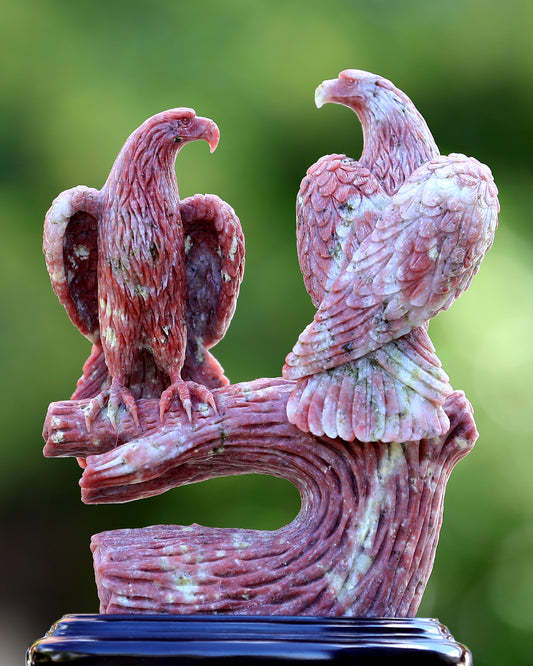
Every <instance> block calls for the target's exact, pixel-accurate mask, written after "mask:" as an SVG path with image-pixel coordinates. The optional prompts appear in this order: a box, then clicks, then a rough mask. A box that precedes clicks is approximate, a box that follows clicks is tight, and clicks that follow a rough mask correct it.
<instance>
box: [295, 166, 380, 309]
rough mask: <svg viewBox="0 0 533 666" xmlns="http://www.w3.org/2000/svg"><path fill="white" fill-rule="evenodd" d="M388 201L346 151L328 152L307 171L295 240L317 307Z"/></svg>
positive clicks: (297, 204)
mask: <svg viewBox="0 0 533 666" xmlns="http://www.w3.org/2000/svg"><path fill="white" fill-rule="evenodd" d="M389 200H390V199H389V197H388V196H387V194H386V193H385V191H384V190H383V188H382V187H381V185H380V183H379V182H378V180H377V179H376V178H375V176H373V175H372V173H371V172H370V171H369V170H368V169H366V168H365V167H362V166H361V165H359V164H358V162H357V161H355V160H353V159H351V158H349V157H346V155H336V154H334V155H325V156H324V157H321V158H320V159H319V160H318V161H317V162H316V163H315V164H313V166H311V167H310V168H309V169H308V171H307V174H306V176H305V177H304V179H303V180H302V183H301V186H300V190H299V192H298V196H297V199H296V223H297V224H296V240H297V248H298V258H299V261H300V268H301V271H302V275H303V279H304V283H305V287H306V289H307V291H308V293H309V295H310V296H311V300H312V301H313V304H314V305H315V307H319V305H320V303H321V302H322V300H323V298H324V296H325V294H326V293H327V292H328V291H329V290H330V288H331V285H332V284H333V282H334V281H335V279H336V278H337V277H338V276H339V274H340V273H341V272H342V271H343V270H344V268H345V267H346V265H347V263H348V262H349V261H350V259H351V258H352V255H353V253H354V252H355V250H356V249H357V248H358V247H359V245H360V243H361V242H362V240H363V239H364V238H365V237H366V236H368V234H369V233H370V232H371V231H372V229H373V228H374V226H375V222H376V220H377V218H378V216H379V214H380V213H381V211H382V209H383V208H384V207H385V205H386V204H387V203H388V202H389Z"/></svg>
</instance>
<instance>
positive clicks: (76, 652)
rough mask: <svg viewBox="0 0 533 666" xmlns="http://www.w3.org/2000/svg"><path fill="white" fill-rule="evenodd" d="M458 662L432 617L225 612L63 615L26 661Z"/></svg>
mask: <svg viewBox="0 0 533 666" xmlns="http://www.w3.org/2000/svg"><path fill="white" fill-rule="evenodd" d="M58 663H59V664H71V663H72V664H76V666H78V665H79V666H89V665H91V666H93V665H94V666H96V665H97V664H98V665H99V666H104V665H105V666H108V665H109V666H137V665H139V666H140V665H141V664H142V666H163V665H165V666H170V665H171V664H172V665H173V666H178V665H179V666H182V665H186V666H192V665H198V664H200V663H201V664H202V666H212V665H215V664H217V665H219V666H220V665H221V664H225V665H228V666H229V665H230V664H231V665H234V664H235V665H237V666H245V665H246V666H248V665H252V664H254V665H255V664H257V665H259V664H261V665H262V666H266V665H267V664H275V665H276V666H280V665H281V664H290V665H291V666H298V665H299V664H311V663H312V664H322V663H327V664H346V665H348V664H350V665H360V666H362V665H363V664H364V665H365V666H374V665H377V664H390V665H391V666H393V665H394V666H402V665H407V664H409V665H410V666H415V665H418V664H419V665H422V664H423V665H424V666H433V665H437V664H458V665H461V666H471V664H472V655H471V653H470V652H469V651H468V649H467V648H465V647H464V646H463V645H460V644H459V643H456V642H455V641H454V639H453V636H452V635H451V634H450V633H449V631H448V630H447V629H446V627H444V626H443V625H442V624H440V623H439V621H438V620H431V619H409V620H397V619H388V618H386V619H376V620H372V619H352V618H315V617H285V616H272V617H255V616H230V615H186V616H183V615H65V616H64V617H63V618H61V620H59V621H58V622H56V623H55V624H54V625H53V626H52V628H51V629H50V631H49V632H48V633H47V634H46V636H45V637H44V638H41V639H40V640H38V641H36V642H35V643H34V644H33V645H32V646H31V647H30V648H29V650H28V653H27V661H26V664H27V666H37V665H40V664H58Z"/></svg>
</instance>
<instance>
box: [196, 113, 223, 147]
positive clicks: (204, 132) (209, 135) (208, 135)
mask: <svg viewBox="0 0 533 666" xmlns="http://www.w3.org/2000/svg"><path fill="white" fill-rule="evenodd" d="M195 130H196V132H195V133H196V136H195V137H194V138H195V139H203V140H204V141H207V143H208V144H209V150H210V152H212V153H213V152H214V151H215V149H216V147H217V146H218V141H219V139H220V130H219V129H218V126H217V124H216V123H215V122H214V121H212V120H211V119H210V118H201V117H196V118H195Z"/></svg>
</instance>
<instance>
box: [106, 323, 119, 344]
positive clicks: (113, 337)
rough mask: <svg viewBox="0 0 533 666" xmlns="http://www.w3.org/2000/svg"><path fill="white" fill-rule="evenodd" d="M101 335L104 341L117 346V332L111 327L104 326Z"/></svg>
mask: <svg viewBox="0 0 533 666" xmlns="http://www.w3.org/2000/svg"><path fill="white" fill-rule="evenodd" d="M103 335H104V339H105V341H106V342H107V343H108V344H109V346H110V347H116V346H117V334H116V333H115V331H114V330H113V329H112V328H110V327H108V328H106V329H105V331H104V334H103Z"/></svg>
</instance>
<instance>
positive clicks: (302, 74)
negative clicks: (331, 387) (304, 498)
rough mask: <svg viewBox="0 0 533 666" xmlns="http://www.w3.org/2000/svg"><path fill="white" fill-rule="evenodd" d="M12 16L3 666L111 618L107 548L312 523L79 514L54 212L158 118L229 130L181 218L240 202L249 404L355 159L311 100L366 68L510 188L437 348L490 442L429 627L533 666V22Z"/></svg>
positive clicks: (460, 515)
mask: <svg viewBox="0 0 533 666" xmlns="http://www.w3.org/2000/svg"><path fill="white" fill-rule="evenodd" d="M0 16H1V17H2V18H1V21H0V44H1V46H0V49H1V53H0V55H1V61H2V69H1V73H0V86H1V87H0V220H1V230H2V243H1V245H0V271H1V280H0V299H1V308H2V310H1V311H2V319H1V328H0V341H1V344H0V368H1V371H2V387H1V389H0V391H1V392H2V394H1V400H0V419H1V421H0V422H1V432H2V436H3V445H2V455H3V461H2V466H1V467H0V481H1V483H0V506H1V515H2V529H3V533H2V534H3V542H2V558H3V560H2V571H3V574H4V577H5V579H6V580H5V582H4V584H3V585H2V593H3V595H2V600H1V602H0V618H1V619H2V622H3V627H2V628H3V630H4V631H5V633H6V636H5V637H4V636H2V645H3V649H4V652H5V654H8V652H7V651H8V650H9V649H10V648H9V647H8V646H11V649H13V650H16V648H17V647H18V649H19V650H24V648H25V647H26V645H27V644H28V643H29V642H31V640H33V638H35V637H37V636H38V635H41V634H42V633H43V632H44V631H45V630H46V629H47V628H48V626H49V624H50V623H51V622H52V621H53V620H54V619H56V617H57V616H59V615H60V614H62V613H64V612H83V611H87V612H96V611H97V600H96V594H95V590H94V584H93V582H92V571H91V558H90V553H89V549H88V543H89V537H90V535H91V534H93V533H94V532H96V531H100V530H103V529H112V528H118V527H126V526H130V527H136V526H143V525H148V524H154V523H164V522H167V523H168V522H171V523H180V524H188V523H190V522H193V521H195V522H200V523H204V524H208V525H240V526H245V527H258V528H274V527H277V526H279V525H281V524H283V523H284V522H286V521H288V520H290V519H291V518H292V516H294V514H295V512H296V511H297V510H298V498H297V495H296V492H295V491H294V489H293V488H292V487H291V486H289V485H288V484H286V483H285V482H282V481H277V480H273V479H263V478H257V477H243V478H239V479H222V480H217V481H213V482H209V483H208V484H204V485H202V486H192V487H189V488H183V489H178V490H175V491H172V492H171V493H168V494H166V495H164V496H162V497H159V498H154V499H151V500H146V501H143V502H136V503H132V504H129V505H124V506H109V507H107V506H103V507H85V506H83V505H82V504H81V502H80V501H79V491H78V487H77V479H78V477H79V470H78V468H77V466H76V464H75V462H74V461H71V460H68V461H61V460H56V461H46V460H44V459H43V458H42V457H41V446H42V442H41V439H40V431H41V427H42V421H43V417H44V414H45V411H46V407H47V405H48V403H49V402H50V401H53V400H59V399H64V398H66V397H67V396H68V395H69V394H70V393H71V392H72V389H73V386H74V382H75V379H76V378H77V377H78V375H79V374H80V370H81V365H82V363H83V361H84V359H85V357H86V356H87V354H88V351H89V345H88V343H87V341H85V340H84V339H83V338H82V337H81V336H80V334H79V333H78V332H77V331H76V330H75V329H74V328H73V327H72V326H71V324H70V323H69V321H68V319H67V317H66V314H65V312H64V311H63V309H62V308H61V306H60V305H59V303H58V302H57V299H56V297H55V296H54V294H53V293H52V290H51V288H50V285H49V280H48V276H47V274H46V270H45V267H44V261H43V258H42V254H41V234H42V220H43V217H44V213H45V211H46V210H47V208H48V206H49V205H50V202H51V200H52V198H53V197H54V196H55V195H56V194H57V193H59V192H60V191H61V190H63V189H66V188H68V187H71V186H73V185H77V184H82V183H83V184H86V185H90V186H95V187H100V186H101V185H102V184H103V182H104V180H105V178H106V176H107V173H108V171H109V168H110V166H111V164H112V162H113V160H114V158H115V156H116V154H117V152H118V150H119V149H120V147H121V145H122V143H123V141H124V140H125V138H126V137H127V135H128V134H129V133H130V132H131V131H132V130H133V129H134V128H135V127H137V126H138V125H139V124H140V123H141V122H142V121H143V120H144V119H145V118H147V117H148V116H150V115H152V114H154V113H156V112H158V111H160V110H162V109H164V108H170V107H172V106H192V107H194V108H195V109H196V110H197V112H198V113H200V114H202V115H208V116H210V117H212V118H214V119H215V120H216V122H217V123H218V124H219V126H220V129H221V135H222V138H221V142H220V145H219V148H218V149H217V152H216V153H215V154H214V155H209V152H208V150H207V148H206V146H205V145H191V146H187V147H186V149H185V150H184V151H183V152H182V153H181V155H180V157H179V160H178V163H177V173H178V180H179V183H180V191H181V194H182V196H187V195H189V194H192V193H194V192H215V193H217V194H219V195H220V196H222V197H223V198H224V199H226V200H227V201H229V202H230V203H231V204H232V205H233V206H234V208H235V209H236V211H237V213H238V214H239V216H240V217H241V221H242V224H243V228H244V231H245V235H246V242H247V268H246V274H245V280H244V283H243V287H242V291H241V297H240V300H239V306H238V309H237V313H236V315H235V318H234V321H233V324H232V326H231V328H230V330H229V332H228V334H227V337H226V339H225V340H224V341H223V342H222V343H220V345H219V347H218V350H217V356H218V357H219V358H220V360H221V361H222V363H223V365H224V367H225V368H226V371H227V373H228V375H229V376H230V378H231V379H232V380H233V381H241V380H246V379H250V378H254V377H259V376H278V375H279V374H280V369H281V366H282V363H283V359H284V357H285V355H286V353H287V352H288V351H289V350H290V348H291V346H292V344H293V343H294V341H295V340H296V337H297V335H298V333H299V332H300V330H301V329H302V328H303V326H304V325H305V324H306V323H307V322H308V321H309V319H310V317H311V316H312V312H313V310H312V308H311V305H310V302H309V299H308V297H307V294H306V293H305V290H304V288H303V284H302V281H301V277H300V274H299V269H298V264H297V258H296V251H295V239H294V200H295V195H296V192H297V189H298V186H299V182H300V180H301V178H302V177H303V175H304V173H305V170H306V169H307V167H308V166H309V165H310V164H312V163H313V162H314V161H315V160H316V159H317V158H318V157H319V156H321V155H323V154H325V153H330V152H347V153H349V154H351V155H353V156H357V155H358V154H359V152H360V150H361V132H360V129H359V127H358V123H357V119H356V118H355V116H354V115H353V114H351V113H350V111H349V110H348V109H345V108H342V107H338V106H327V107H325V108H324V109H322V110H320V112H319V111H317V110H316V109H315V107H314V104H313V91H314V89H315V87H316V85H317V84H318V83H320V81H322V80H323V79H325V78H332V77H334V76H336V75H337V73H338V72H339V71H340V70H342V69H344V68H346V67H357V68H361V69H368V70H371V71H375V72H378V73H380V74H382V75H384V76H387V77H388V78H390V79H392V80H393V81H394V82H395V83H397V85H399V86H400V87H401V88H402V89H403V90H405V91H406V92H407V94H409V95H410V96H411V98H412V99H413V100H414V101H415V103H416V105H417V106H418V108H419V110H420V111H421V112H422V113H423V115H424V116H425V117H426V119H427V121H428V124H429V126H430V127H431V129H432V131H433V133H434V136H435V138H436V140H437V143H438V145H439V146H440V147H441V150H442V152H443V153H447V152H452V151H458V152H464V153H467V154H471V155H475V156H476V157H478V158H479V159H480V160H482V161H484V162H486V163H488V164H489V165H490V166H491V168H492V169H493V172H494V175H495V178H496V181H497V183H498V185H499V189H500V195H501V197H500V200H501V204H502V213H501V217H500V229H499V231H498V234H497V241H496V243H495V246H494V249H493V250H492V251H491V253H490V255H489V257H488V258H487V260H486V262H485V264H484V266H483V268H482V270H481V272H480V275H479V276H478V277H477V278H476V279H475V280H474V283H473V286H472V288H471V290H470V291H469V292H468V293H467V294H466V295H465V296H463V298H462V299H461V300H460V301H459V302H458V303H457V304H456V305H454V307H453V308H452V309H451V310H450V311H449V312H447V313H445V314H443V315H440V316H439V317H438V318H437V320H435V321H434V322H433V323H432V325H431V333H432V336H433V339H434V342H435V344H436V347H437V350H438V352H439V354H440V356H441V358H442V360H443V363H444V367H445V369H446V370H447V372H448V374H449V375H450V378H451V380H452V383H453V385H454V386H455V387H457V388H462V389H464V390H465V391H466V393H467V396H468V397H469V399H470V400H471V402H472V403H473V405H474V408H475V412H476V420H477V423H478V428H479V431H480V439H479V442H478V444H477V446H476V448H475V450H474V452H473V453H472V454H471V455H470V456H469V457H468V458H467V459H466V460H465V461H463V462H462V463H461V464H460V465H459V467H458V468H457V470H456V471H455V472H454V474H453V475H452V478H451V481H450V484H449V489H448V493H447V500H446V508H445V516H444V525H443V530H442V536H441V542H440V545H439V550H438V553H437V558H436V563H435V569H434V573H433V576H432V579H431V581H430V585H429V587H428V590H427V593H426V596H425V599H424V602H423V606H422V608H421V614H422V615H431V616H438V617H439V618H440V619H441V620H442V621H444V622H445V623H446V624H448V625H449V626H450V627H451V629H452V631H453V632H454V634H455V635H456V637H457V638H459V639H460V640H462V641H464V642H465V643H466V644H467V645H468V646H469V647H470V648H471V649H472V650H473V652H474V655H475V659H476V664H479V665H483V664H484V665H487V666H488V665H492V664H499V663H514V664H526V663H529V658H530V646H531V641H532V640H533V602H532V598H533V484H532V483H531V480H530V477H531V470H532V467H533V453H532V450H531V444H532V443H531V429H532V427H531V420H530V415H531V410H532V407H533V403H532V391H531V379H530V375H531V368H532V366H533V353H532V351H531V349H532V347H531V342H530V335H531V330H532V328H533V299H532V297H531V294H532V293H533V269H532V258H533V256H532V240H533V235H532V234H533V232H532V227H531V223H530V217H531V184H532V179H533V167H532V165H531V153H532V148H533V130H532V126H533V123H532V122H531V108H532V103H533V47H532V44H531V34H532V29H533V4H532V3H528V2H526V1H525V0H524V1H523V2H522V1H521V0H507V2H505V3H502V2H497V1H496V0H464V1H459V0H448V1H447V2H440V3H433V2H427V1H426V0H405V1H403V2H402V1H401V0H389V1H385V0H374V1H373V0H360V1H357V0H329V1H327V2H324V1H321V2H319V1H317V0H305V1H303V0H302V1H296V0H270V1H267V0H248V1H247V0H224V2H219V1H217V0H198V1H195V2H181V1H179V0H107V1H104V0H102V1H98V0H94V1H89V0H78V1H77V2H72V1H69V0H23V1H20V2H19V1H18V0H0ZM17 641H18V643H17ZM4 646H6V647H4ZM5 654H4V657H5ZM20 658H21V657H20ZM5 663H7V661H5Z"/></svg>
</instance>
